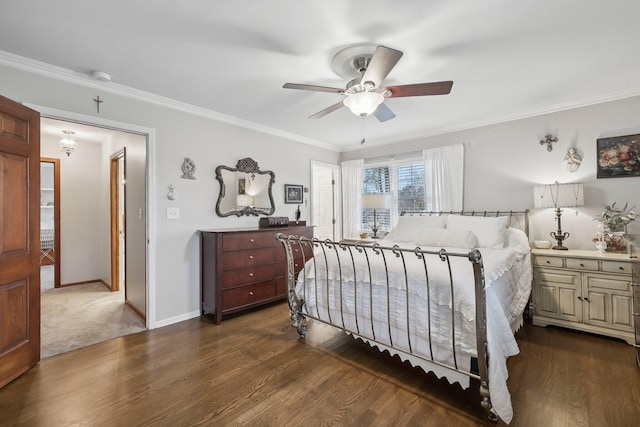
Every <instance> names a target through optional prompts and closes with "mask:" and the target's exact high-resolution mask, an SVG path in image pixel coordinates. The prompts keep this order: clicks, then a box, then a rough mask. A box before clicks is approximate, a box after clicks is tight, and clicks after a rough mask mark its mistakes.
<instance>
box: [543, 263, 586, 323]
mask: <svg viewBox="0 0 640 427" xmlns="http://www.w3.org/2000/svg"><path fill="white" fill-rule="evenodd" d="M536 289H537V293H538V295H537V298H536V312H537V313H538V314H541V315H545V316H549V317H554V318H557V319H565V320H569V321H574V322H579V321H581V320H582V301H581V300H580V274H578V273H574V272H570V271H567V272H565V271H556V270H545V269H540V270H538V275H537V286H536Z"/></svg>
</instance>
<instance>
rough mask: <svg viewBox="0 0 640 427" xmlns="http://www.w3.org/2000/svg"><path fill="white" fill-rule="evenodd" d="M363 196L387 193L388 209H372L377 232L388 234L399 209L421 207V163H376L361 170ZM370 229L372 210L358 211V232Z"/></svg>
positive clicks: (420, 208)
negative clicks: (374, 213) (360, 223)
mask: <svg viewBox="0 0 640 427" xmlns="http://www.w3.org/2000/svg"><path fill="white" fill-rule="evenodd" d="M362 183H363V193H364V194H381V193H382V194H389V195H390V196H391V208H388V209H376V223H377V225H378V229H379V230H383V231H389V230H391V228H392V227H393V225H395V224H396V223H397V221H398V220H397V218H398V216H399V214H400V212H401V211H403V210H423V209H424V207H425V191H424V188H425V186H424V163H423V162H422V161H421V160H416V161H409V160H406V161H404V162H401V163H389V164H378V165H375V166H373V165H372V166H369V167H365V168H364V169H363V170H362ZM372 228H373V209H363V210H362V229H363V230H366V231H370V230H371V229H372Z"/></svg>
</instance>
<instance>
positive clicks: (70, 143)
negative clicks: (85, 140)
mask: <svg viewBox="0 0 640 427" xmlns="http://www.w3.org/2000/svg"><path fill="white" fill-rule="evenodd" d="M62 133H64V135H65V136H64V137H63V138H62V139H61V140H60V142H59V143H58V145H60V150H61V151H64V152H65V153H67V156H69V155H71V153H73V152H74V151H76V149H77V148H78V143H77V142H76V141H75V140H74V139H73V138H72V137H71V135H74V134H75V132H74V131H72V130H63V131H62Z"/></svg>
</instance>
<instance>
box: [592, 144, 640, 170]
mask: <svg viewBox="0 0 640 427" xmlns="http://www.w3.org/2000/svg"><path fill="white" fill-rule="evenodd" d="M597 149H598V165H597V169H598V173H597V177H598V178H623V177H633V176H640V135H626V136H614V137H611V138H600V139H598V141H597Z"/></svg>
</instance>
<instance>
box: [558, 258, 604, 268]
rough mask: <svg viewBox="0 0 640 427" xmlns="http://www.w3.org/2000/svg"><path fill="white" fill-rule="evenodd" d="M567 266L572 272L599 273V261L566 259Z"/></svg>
mask: <svg viewBox="0 0 640 427" xmlns="http://www.w3.org/2000/svg"><path fill="white" fill-rule="evenodd" d="M565 263H566V264H565V265H566V267H567V268H571V269H572V270H589V271H598V260H595V259H576V258H566V260H565Z"/></svg>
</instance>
